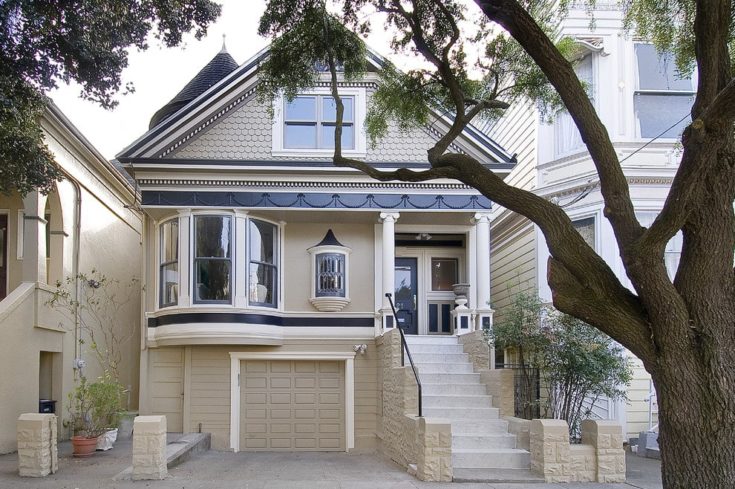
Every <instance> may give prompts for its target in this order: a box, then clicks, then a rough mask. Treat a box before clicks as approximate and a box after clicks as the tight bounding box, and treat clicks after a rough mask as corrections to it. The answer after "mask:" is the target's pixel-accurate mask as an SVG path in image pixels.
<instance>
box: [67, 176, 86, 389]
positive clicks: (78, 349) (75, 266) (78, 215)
mask: <svg viewBox="0 0 735 489" xmlns="http://www.w3.org/2000/svg"><path fill="white" fill-rule="evenodd" d="M66 177H67V178H68V179H69V182H70V183H71V184H72V185H73V186H74V193H75V194H76V199H75V202H74V259H73V263H72V275H73V277H74V294H75V300H76V301H77V304H79V301H80V300H81V296H82V283H81V280H79V259H80V256H81V247H82V246H81V243H80V241H81V238H82V187H81V186H80V185H79V182H77V181H76V180H74V179H73V178H72V177H71V175H69V174H68V173H67V174H66ZM81 323H82V320H81V311H80V310H79V306H78V305H77V307H76V308H74V372H75V376H77V375H78V374H79V373H80V372H81V369H82V366H83V362H82V346H81V344H80V343H79V340H80V339H81V337H82V324H81Z"/></svg>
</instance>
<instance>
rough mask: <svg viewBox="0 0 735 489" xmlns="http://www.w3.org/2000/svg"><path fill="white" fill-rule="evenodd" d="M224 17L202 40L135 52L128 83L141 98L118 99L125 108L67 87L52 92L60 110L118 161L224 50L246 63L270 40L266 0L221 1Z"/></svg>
mask: <svg viewBox="0 0 735 489" xmlns="http://www.w3.org/2000/svg"><path fill="white" fill-rule="evenodd" d="M218 3H221V4H222V15H221V16H220V18H219V19H218V20H217V22H216V23H215V24H214V25H212V26H210V28H209V30H208V33H207V36H206V37H204V38H202V39H201V40H200V41H197V40H196V39H195V38H194V36H193V35H188V36H186V37H185V38H184V42H183V43H182V44H181V45H180V46H178V47H175V48H165V47H163V46H162V45H161V44H160V43H158V42H157V41H153V42H151V43H150V47H149V48H148V50H147V51H143V52H139V51H137V50H132V51H131V52H130V56H129V63H128V67H127V68H126V69H125V70H124V71H123V83H122V86H125V83H127V82H128V81H132V82H133V83H134V85H135V93H133V94H128V95H122V93H120V94H119V95H118V96H117V100H119V102H120V103H119V105H118V106H117V107H116V108H115V109H113V110H105V109H102V108H101V107H99V106H98V105H97V104H95V103H93V102H89V101H84V100H82V99H81V98H80V97H79V93H80V89H79V86H75V85H72V86H69V85H63V84H62V85H61V86H60V87H59V88H58V89H56V90H53V91H52V92H50V93H49V95H50V96H51V98H52V99H53V100H54V102H55V103H56V105H58V106H59V108H61V110H62V111H63V112H64V114H66V116H67V117H68V118H69V119H70V120H71V121H72V123H74V125H75V126H77V128H78V129H79V130H80V131H81V132H82V134H84V135H85V136H86V138H87V139H88V140H89V141H90V142H91V143H92V144H93V145H94V146H95V147H96V148H97V149H98V150H99V151H100V152H101V153H102V155H103V156H105V157H106V158H109V159H112V158H114V157H115V155H116V154H117V153H119V152H120V151H121V150H122V149H123V148H125V147H126V146H127V145H129V144H130V143H132V142H133V141H135V140H136V139H137V138H138V137H139V136H141V135H142V134H143V133H144V132H145V131H146V130H148V122H149V121H150V119H151V116H153V114H154V113H155V112H156V110H158V109H159V108H160V107H162V106H163V105H165V104H166V102H168V101H169V100H171V99H172V98H173V97H174V96H175V95H176V94H177V93H178V92H179V91H180V90H181V89H182V88H184V85H186V83H187V82H188V81H189V80H191V79H192V78H193V77H194V75H196V74H197V72H199V70H200V69H202V68H203V67H204V66H205V65H206V64H207V63H208V62H209V61H210V60H211V59H212V58H213V57H214V56H215V55H216V54H217V53H218V52H219V50H220V49H221V48H222V35H223V34H224V35H226V38H225V42H226V45H227V50H228V51H229V53H230V54H231V55H232V57H233V58H235V61H237V62H238V63H243V62H244V61H246V60H247V59H249V58H250V57H251V56H253V55H255V53H257V52H258V51H259V50H260V49H262V48H263V47H264V46H266V44H267V41H266V39H264V38H261V37H260V36H258V34H257V29H258V19H259V18H260V16H261V14H262V13H263V10H264V9H265V0H220V1H218Z"/></svg>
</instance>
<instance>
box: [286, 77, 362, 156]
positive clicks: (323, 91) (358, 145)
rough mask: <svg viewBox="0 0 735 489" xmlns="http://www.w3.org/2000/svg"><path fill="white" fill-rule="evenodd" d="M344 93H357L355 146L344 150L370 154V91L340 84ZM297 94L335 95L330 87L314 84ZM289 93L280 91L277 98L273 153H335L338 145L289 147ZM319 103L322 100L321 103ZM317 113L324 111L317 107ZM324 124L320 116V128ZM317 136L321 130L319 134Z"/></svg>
mask: <svg viewBox="0 0 735 489" xmlns="http://www.w3.org/2000/svg"><path fill="white" fill-rule="evenodd" d="M339 93H340V95H341V96H345V97H353V99H354V102H353V108H352V109H353V114H352V117H353V121H352V127H353V133H354V138H355V146H354V148H353V149H343V150H342V154H344V155H345V156H352V157H360V156H363V157H364V156H367V137H366V136H365V115H366V114H367V93H366V90H365V88H359V87H340V88H339ZM297 96H316V97H319V96H331V89H329V88H326V87H324V88H321V87H320V88H312V89H310V90H304V91H303V92H300V93H299V94H298V95H297ZM285 100H286V99H285V97H284V96H283V95H279V96H278V97H276V99H275V100H274V102H273V105H274V107H273V109H274V116H273V132H272V134H273V138H272V139H273V141H272V148H271V153H272V155H273V156H298V155H301V156H306V157H311V156H332V155H333V154H334V148H286V147H285V146H284V144H285V123H286V121H285ZM317 105H319V104H317ZM317 111H318V112H317V113H319V112H320V111H321V109H320V108H319V107H317ZM320 128H321V123H320V121H319V120H318V118H317V132H318V131H319V130H320ZM317 137H319V136H318V134H317Z"/></svg>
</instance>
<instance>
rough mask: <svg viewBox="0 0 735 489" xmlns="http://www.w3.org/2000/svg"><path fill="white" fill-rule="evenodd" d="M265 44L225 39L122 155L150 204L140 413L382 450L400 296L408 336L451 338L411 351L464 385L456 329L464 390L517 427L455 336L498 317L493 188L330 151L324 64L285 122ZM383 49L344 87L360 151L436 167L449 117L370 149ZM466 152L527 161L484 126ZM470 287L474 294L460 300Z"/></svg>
mask: <svg viewBox="0 0 735 489" xmlns="http://www.w3.org/2000/svg"><path fill="white" fill-rule="evenodd" d="M262 56H267V51H264V52H261V53H258V54H257V55H256V56H255V57H253V58H252V59H251V60H249V61H247V62H245V63H243V64H242V65H238V64H237V63H236V62H235V61H234V60H233V59H232V57H231V56H230V55H229V54H228V53H226V52H225V51H223V52H220V53H219V54H217V56H215V58H213V59H212V61H211V62H210V63H209V64H208V65H207V66H205V67H204V68H203V69H202V70H201V71H200V73H199V74H198V75H197V76H196V77H195V78H194V79H193V80H192V81H191V82H190V83H189V84H188V85H187V86H186V87H184V89H183V90H182V91H181V92H180V93H179V94H178V95H177V96H176V97H175V98H174V99H173V100H171V101H170V102H169V103H168V104H166V105H165V106H163V108H161V109H160V110H159V111H158V112H156V114H155V115H154V117H153V119H152V120H151V124H150V126H151V127H150V130H149V131H148V132H147V133H146V134H144V135H143V136H141V137H140V138H139V139H138V140H137V141H135V142H133V143H132V144H131V145H130V146H129V147H128V148H126V149H125V150H123V151H122V152H121V153H120V154H119V155H118V159H119V161H120V162H121V163H122V164H123V165H125V166H126V168H127V169H128V171H129V172H130V173H131V174H132V175H134V177H135V179H136V181H137V184H138V185H139V186H140V190H141V195H142V208H143V209H144V211H145V225H144V227H145V236H146V239H145V268H146V272H145V278H146V281H147V283H148V288H147V291H146V300H145V304H144V309H145V316H146V327H145V328H144V338H143V342H144V349H143V351H142V354H141V361H140V365H141V372H140V377H141V398H140V401H141V411H142V412H145V413H155V414H165V415H166V416H167V420H168V429H169V430H171V431H198V430H201V431H205V432H211V433H212V434H213V438H212V442H213V447H214V448H216V449H219V450H235V451H246V450H340V451H351V450H375V449H376V448H377V447H378V446H379V445H380V444H381V442H384V437H385V436H388V435H387V434H386V432H387V430H388V429H387V428H386V425H385V423H384V410H385V409H387V408H386V407H385V406H386V405H385V402H386V401H385V400H384V394H385V393H384V391H383V389H384V381H385V378H384V376H383V373H382V372H383V369H384V368H385V367H386V365H385V364H384V362H382V361H381V357H380V356H379V348H380V347H379V346H378V345H379V344H380V343H381V342H382V341H383V336H384V334H385V333H387V332H389V331H392V330H394V326H395V325H396V321H395V318H394V315H393V313H392V311H391V307H390V303H389V301H388V299H387V298H386V296H385V295H386V293H390V294H393V297H394V299H395V307H396V309H397V310H398V313H397V316H398V324H400V325H401V327H402V328H403V329H404V331H405V332H406V334H407V336H408V337H409V342H414V341H418V340H417V339H421V338H427V339H428V341H429V343H431V342H432V341H433V340H436V345H435V346H436V348H435V349H434V350H432V348H434V345H432V344H429V345H424V346H425V347H422V346H416V347H415V350H416V351H415V352H414V353H415V356H416V357H417V361H419V360H425V361H428V362H433V363H432V366H433V367H429V366H427V367H422V368H421V369H420V371H421V372H422V375H424V373H425V374H426V375H429V374H430V372H434V373H435V374H436V375H444V374H446V375H448V376H449V377H446V378H444V381H445V383H451V380H452V378H451V376H452V375H455V373H454V370H452V369H448V368H447V366H446V365H444V364H441V362H442V359H441V357H440V351H442V350H441V347H440V343H441V342H442V341H443V340H447V341H448V343H449V344H448V346H449V348H450V349H452V348H455V349H456V348H458V351H456V356H457V357H464V360H462V361H464V362H466V364H465V365H462V366H460V367H458V368H457V373H456V375H458V376H459V377H457V378H455V379H454V380H455V381H459V382H461V380H460V379H464V378H465V377H463V376H469V377H466V378H467V379H469V380H468V383H472V382H474V383H475V384H476V385H474V386H470V388H468V392H469V391H472V393H473V394H472V395H468V396H467V397H471V398H472V399H470V400H469V401H468V402H470V401H473V402H474V401H476V402H480V403H482V402H484V403H486V404H487V406H486V407H481V406H484V405H483V404H478V405H477V406H476V407H471V406H470V407H467V409H469V410H470V411H471V410H472V409H476V411H475V414H476V415H477V416H479V417H482V416H485V415H487V416H488V418H492V417H493V416H494V418H495V419H494V420H490V421H488V423H487V424H488V426H489V428H488V429H496V428H497V427H498V426H500V427H501V428H502V430H503V433H505V434H504V435H502V436H500V435H499V436H500V438H502V439H503V440H505V441H507V437H508V436H509V435H507V429H506V428H507V426H506V425H505V424H503V423H504V422H502V421H501V420H498V419H497V418H498V413H497V409H495V408H492V407H491V405H490V401H489V398H488V396H486V395H485V394H486V393H485V391H484V387H481V386H480V385H479V383H478V382H479V381H478V380H477V378H479V374H475V373H472V372H473V367H472V365H471V364H470V363H467V360H466V355H465V354H463V353H459V352H461V351H462V347H461V345H459V346H457V345H458V344H457V338H456V335H458V334H463V333H468V332H471V331H475V330H477V329H481V328H483V327H489V326H490V324H491V321H492V310H491V309H490V306H489V304H490V288H489V287H490V275H489V273H490V265H489V256H490V248H489V246H490V237H489V234H488V233H489V215H490V211H491V203H490V202H489V201H488V200H487V199H486V198H484V197H482V196H481V195H479V194H478V193H477V192H476V191H475V190H474V189H472V188H470V187H468V186H465V185H463V184H460V183H459V182H456V181H448V180H447V181H432V182H427V183H415V184H414V183H397V182H388V183H379V182H376V181H374V180H371V179H369V178H368V177H366V176H365V175H363V174H361V173H360V172H357V171H355V170H352V169H340V168H336V167H334V166H333V165H332V163H331V153H332V150H331V148H330V144H332V138H333V131H334V104H333V101H332V98H331V97H330V96H329V88H328V84H327V83H326V78H325V79H324V80H325V81H324V83H319V84H318V85H317V86H316V87H313V88H312V89H310V90H305V91H304V92H303V93H301V94H299V95H298V96H297V97H296V98H295V99H294V100H293V101H290V102H289V101H287V100H277V101H276V102H275V107H273V109H274V113H275V115H274V117H273V118H272V119H271V117H270V116H269V110H268V109H269V107H267V106H266V105H264V104H263V103H262V102H260V101H259V100H258V99H257V97H256V92H255V91H256V87H257V84H258V61H259V59H261V57H262ZM370 61H371V63H372V65H371V66H372V67H371V70H372V72H369V73H368V74H367V75H366V76H365V78H364V79H362V80H360V81H351V82H344V83H340V87H339V90H340V92H341V95H342V97H343V98H344V101H345V105H346V112H345V121H346V123H345V130H344V135H343V136H344V142H343V148H348V149H347V150H346V151H345V153H346V154H349V155H351V156H354V157H357V158H362V159H364V160H365V161H368V162H370V163H372V164H374V165H375V166H377V167H380V168H415V169H421V168H426V167H427V165H428V163H427V161H426V149H427V148H428V147H430V145H431V144H432V142H433V141H435V140H436V139H437V137H438V135H439V134H441V132H442V131H443V130H445V129H446V128H447V127H448V124H447V122H448V121H447V120H446V119H444V118H443V117H442V116H441V115H438V114H437V116H436V120H435V121H433V123H432V124H431V126H429V127H425V128H421V129H415V130H413V131H411V132H410V133H408V134H406V133H402V132H400V131H398V129H397V128H392V129H391V130H390V133H389V134H388V136H387V137H385V138H384V139H383V140H382V141H381V142H380V143H379V144H378V145H377V146H376V147H370V146H369V145H368V143H367V141H366V137H365V133H364V130H363V121H364V117H365V113H366V107H367V103H368V99H369V98H370V97H371V94H372V92H373V90H374V89H375V87H376V80H377V78H376V75H375V73H374V71H376V70H378V69H379V67H380V60H379V59H378V58H377V57H374V56H371V58H370ZM453 150H454V151H463V152H466V153H469V154H472V155H473V156H476V157H477V158H478V159H480V161H482V162H483V163H484V164H485V165H486V166H487V167H488V168H491V169H492V170H493V171H495V172H497V173H499V174H501V175H506V174H508V172H509V171H510V170H511V169H512V168H513V166H514V162H513V159H512V157H511V156H510V155H509V154H507V153H506V152H505V151H504V150H503V149H502V148H501V147H500V146H498V145H497V144H496V143H494V142H493V141H492V140H490V139H488V138H487V137H486V136H484V135H483V134H482V133H481V132H479V131H476V130H474V129H468V130H467V131H466V132H465V133H464V134H463V135H462V136H461V137H460V138H459V139H458V140H457V142H456V144H455V146H454V148H453ZM458 283H466V284H469V292H468V293H467V297H466V300H465V302H466V305H464V306H462V307H460V308H457V309H456V310H455V305H456V302H455V299H456V296H455V294H454V292H453V288H452V286H453V285H454V284H458ZM419 343H420V341H419ZM412 344H413V343H412ZM412 348H414V347H413V346H412ZM432 351H433V352H434V353H433V354H432ZM452 351H455V350H452ZM422 355H423V357H424V358H420V357H421V356H422ZM440 364H441V365H440ZM485 364H487V358H486V361H485ZM437 365H438V366H437ZM431 368H435V369H436V370H431ZM442 369H444V370H442ZM475 376H476V377H475ZM425 381H426V379H425ZM429 383H431V382H429ZM449 387H452V386H449ZM460 387H462V386H460ZM475 387H476V388H475ZM414 388H415V387H414ZM436 389H437V392H435V393H434V394H425V397H424V405H425V407H426V409H427V410H433V411H431V412H432V416H436V417H442V415H444V416H452V415H453V414H452V413H459V414H460V415H462V414H464V415H466V416H465V417H467V416H469V417H470V418H471V417H472V416H471V415H467V411H464V409H463V408H462V404H443V403H444V402H463V399H464V398H463V397H462V396H461V394H462V391H461V389H460V390H458V389H456V388H455V389H454V391H453V392H454V396H451V395H443V396H439V393H438V391H439V390H441V389H440V388H439V387H436ZM425 392H432V391H431V389H428V390H427V391H425ZM434 397H437V399H433V398H434ZM438 397H442V399H438ZM448 397H455V398H456V399H455V400H452V401H446V398H448ZM483 410H486V411H483ZM493 423H495V424H493ZM491 424H492V426H490V425H491ZM467 429H468V430H469V429H471V427H469V425H468V428H467ZM498 429H500V428H498ZM466 436H467V437H469V434H466ZM514 440H515V438H513V443H515V442H514ZM506 446H508V447H509V446H510V445H507V444H506ZM514 447H515V445H513V447H511V448H510V449H511V450H514V449H515V448H514ZM526 455H527V452H526Z"/></svg>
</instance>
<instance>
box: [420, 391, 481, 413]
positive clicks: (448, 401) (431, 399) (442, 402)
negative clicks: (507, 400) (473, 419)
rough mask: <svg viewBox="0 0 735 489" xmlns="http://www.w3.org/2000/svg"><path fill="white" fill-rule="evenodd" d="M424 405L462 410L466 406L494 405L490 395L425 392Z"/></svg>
mask: <svg viewBox="0 0 735 489" xmlns="http://www.w3.org/2000/svg"><path fill="white" fill-rule="evenodd" d="M424 406H426V407H432V408H434V407H435V408H444V407H447V408H456V409H454V410H455V411H461V410H463V409H466V408H490V407H492V398H491V397H490V396H488V395H480V396H461V395H452V396H436V395H427V394H424Z"/></svg>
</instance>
